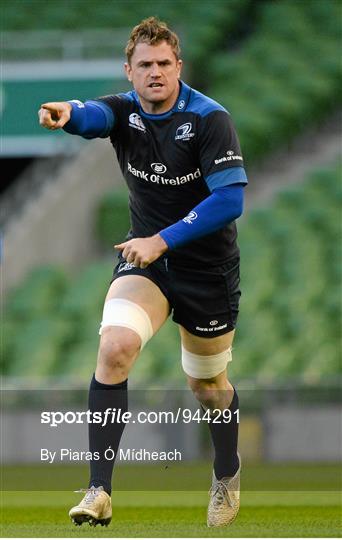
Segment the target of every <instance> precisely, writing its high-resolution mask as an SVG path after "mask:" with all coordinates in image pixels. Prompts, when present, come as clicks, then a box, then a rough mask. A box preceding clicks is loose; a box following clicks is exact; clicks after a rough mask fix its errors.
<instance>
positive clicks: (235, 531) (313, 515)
mask: <svg viewBox="0 0 342 540" xmlns="http://www.w3.org/2000/svg"><path fill="white" fill-rule="evenodd" d="M78 500H79V495H77V494H70V492H67V493H66V492H45V493H37V492H28V493H23V492H3V501H2V516H1V517H2V519H1V522H2V527H1V533H2V536H5V537H90V538H91V537H93V538H96V537H102V536H103V537H109V538H111V537H228V536H229V537H246V536H247V537H248V536H249V537H264V536H266V537H294V536H297V537H298V536H299V537H329V536H330V537H331V536H333V537H338V536H339V535H340V534H341V525H342V523H341V514H340V507H339V500H338V494H337V493H333V492H318V493H307V492H294V493H292V494H290V493H279V492H274V493H270V492H252V493H251V492H248V493H245V494H244V495H243V498H242V507H241V510H240V513H239V516H238V518H237V520H236V521H235V523H233V524H232V525H231V526H230V527H229V528H224V527H223V528H216V529H208V528H207V526H206V524H205V520H206V503H207V494H206V493H202V492H178V493H168V492H146V493H145V492H120V493H114V495H113V520H112V522H111V524H110V525H109V527H108V528H105V527H99V526H98V527H96V528H95V529H94V528H91V527H89V525H88V524H87V525H82V527H77V528H76V527H75V526H74V525H72V524H71V522H70V521H69V518H68V515H67V511H68V509H69V507H70V506H72V505H73V504H75V503H76V502H78Z"/></svg>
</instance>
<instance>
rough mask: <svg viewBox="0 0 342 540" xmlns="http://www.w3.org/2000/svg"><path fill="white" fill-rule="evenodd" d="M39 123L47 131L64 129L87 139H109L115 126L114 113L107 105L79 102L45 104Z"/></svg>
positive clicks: (94, 102) (40, 112)
mask: <svg viewBox="0 0 342 540" xmlns="http://www.w3.org/2000/svg"><path fill="white" fill-rule="evenodd" d="M38 115H39V123H40V125H41V126H43V127H45V128H46V129H50V130H55V129H61V128H63V129H64V130H65V131H67V132H68V133H71V134H73V135H81V136H82V137H84V138H86V139H93V138H95V137H102V138H103V137H108V135H109V133H110V131H111V130H112V128H113V126H114V113H113V111H112V110H111V109H110V108H109V107H108V105H106V104H105V103H102V102H99V101H86V102H85V103H82V102H81V101H78V100H73V101H60V102H50V103H44V104H43V105H42V106H41V108H40V110H39V113H38Z"/></svg>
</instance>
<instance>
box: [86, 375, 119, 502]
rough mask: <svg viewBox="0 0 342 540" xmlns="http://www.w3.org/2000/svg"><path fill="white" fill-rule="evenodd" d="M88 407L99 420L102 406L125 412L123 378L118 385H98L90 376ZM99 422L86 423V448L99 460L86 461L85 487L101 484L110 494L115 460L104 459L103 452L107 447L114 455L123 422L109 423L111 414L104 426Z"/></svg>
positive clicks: (104, 408)
mask: <svg viewBox="0 0 342 540" xmlns="http://www.w3.org/2000/svg"><path fill="white" fill-rule="evenodd" d="M88 407H89V410H90V411H92V412H95V411H98V412H101V413H102V419H103V418H104V411H106V409H116V410H118V409H121V413H122V414H123V413H124V412H126V411H127V409H128V400H127V379H126V380H125V381H123V382H122V383H119V384H102V383H99V382H98V381H97V380H96V379H95V375H93V378H92V380H91V383H90V388H89V401H88ZM102 422H103V420H102ZM102 422H101V423H99V424H95V423H89V450H90V452H92V453H94V452H98V454H99V456H100V459H99V460H94V459H93V460H92V461H90V481H89V487H91V486H95V487H99V486H103V488H104V490H105V491H106V492H107V493H108V495H110V494H111V489H112V473H113V467H114V461H115V460H107V459H105V457H104V453H105V451H106V450H107V448H109V447H111V449H112V450H113V451H114V452H115V455H116V453H117V450H118V448H119V444H120V439H121V436H122V433H123V430H124V427H125V424H124V423H123V422H114V423H111V416H109V417H108V419H107V424H106V425H105V426H102Z"/></svg>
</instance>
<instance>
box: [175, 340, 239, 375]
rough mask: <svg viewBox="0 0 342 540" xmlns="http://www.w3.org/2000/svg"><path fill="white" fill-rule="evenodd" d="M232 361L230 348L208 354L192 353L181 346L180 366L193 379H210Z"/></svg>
mask: <svg viewBox="0 0 342 540" xmlns="http://www.w3.org/2000/svg"><path fill="white" fill-rule="evenodd" d="M231 361H232V349H231V347H229V349H227V350H226V351H223V352H221V353H219V354H212V355H210V356H202V355H200V354H193V353H191V352H189V351H187V350H186V349H184V347H182V366H183V369H184V371H185V373H186V374H187V375H190V377H193V378H194V379H211V378H212V377H216V375H218V374H219V373H221V372H222V371H224V370H225V369H226V366H227V363H228V362H231Z"/></svg>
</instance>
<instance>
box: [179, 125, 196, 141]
mask: <svg viewBox="0 0 342 540" xmlns="http://www.w3.org/2000/svg"><path fill="white" fill-rule="evenodd" d="M191 130H192V123H191V122H187V123H186V124H182V125H181V126H179V128H177V131H176V136H175V141H189V140H190V139H191V137H194V135H195V134H194V133H192V132H191Z"/></svg>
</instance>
